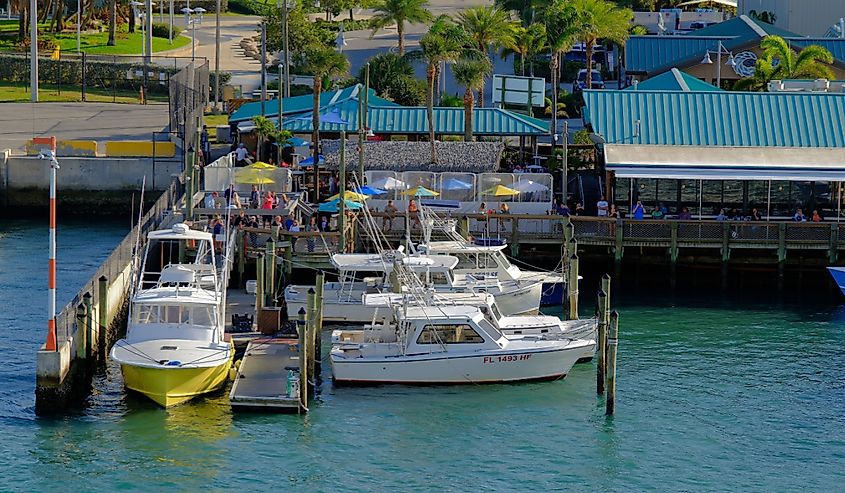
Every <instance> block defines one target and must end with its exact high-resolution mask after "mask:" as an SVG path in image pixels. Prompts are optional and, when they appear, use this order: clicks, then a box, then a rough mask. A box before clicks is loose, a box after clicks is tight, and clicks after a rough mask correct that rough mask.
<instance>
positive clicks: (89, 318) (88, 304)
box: [82, 293, 94, 359]
mask: <svg viewBox="0 0 845 493" xmlns="http://www.w3.org/2000/svg"><path fill="white" fill-rule="evenodd" d="M82 304H83V305H85V358H86V359H88V358H90V357H91V346H92V344H93V341H94V298H93V297H92V296H91V293H85V294H84V295H83V296H82Z"/></svg>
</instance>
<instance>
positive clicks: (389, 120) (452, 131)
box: [284, 101, 549, 136]
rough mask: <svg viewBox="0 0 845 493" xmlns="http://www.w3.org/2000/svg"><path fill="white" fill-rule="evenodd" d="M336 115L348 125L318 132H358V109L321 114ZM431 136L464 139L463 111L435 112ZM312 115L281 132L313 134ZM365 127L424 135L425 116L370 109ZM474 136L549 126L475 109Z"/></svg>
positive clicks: (415, 110) (342, 107)
mask: <svg viewBox="0 0 845 493" xmlns="http://www.w3.org/2000/svg"><path fill="white" fill-rule="evenodd" d="M331 111H337V112H338V113H339V115H340V117H341V118H342V119H343V120H346V121H347V122H349V124H348V125H339V124H331V123H324V122H320V131H321V132H340V131H341V130H345V131H347V132H357V131H358V105H357V103H355V102H354V101H345V102H341V103H338V104H334V105H329V106H327V107H326V108H324V109H323V110H322V113H324V114H325V113H327V112H331ZM434 122H435V127H434V132H435V133H436V134H438V135H463V133H464V109H463V108H434ZM311 123H312V122H311V113H308V114H304V115H303V116H301V117H299V118H296V119H286V120H285V123H284V128H285V129H286V130H291V131H292V132H294V133H310V132H311V131H312V125H311ZM368 124H369V127H370V128H371V129H372V131H373V132H374V133H376V134H400V135H410V134H418V135H420V134H427V133H428V115H427V114H426V108H425V107H417V106H373V105H371V106H370V108H369V112H368ZM472 127H473V133H474V134H476V135H488V136H507V135H528V136H531V135H538V136H539V135H548V134H549V124H548V123H546V122H544V121H543V120H538V119H536V118H531V117H528V116H525V115H520V114H518V113H514V112H512V111H507V110H503V109H500V108H475V109H474V110H473V121H472Z"/></svg>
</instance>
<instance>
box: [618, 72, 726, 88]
mask: <svg viewBox="0 0 845 493" xmlns="http://www.w3.org/2000/svg"><path fill="white" fill-rule="evenodd" d="M624 90H625V91H686V92H690V91H721V90H722V89H721V88H718V87H716V86H714V85H713V84H708V83H706V82H704V81H703V80H700V79H696V78H695V77H693V76H691V75H689V74H687V73H684V72H681V71H680V70H678V69H676V68H673V69H672V70H670V71H668V72H663V73H662V74H660V75H656V76H654V77H652V78H650V79H646V80H644V81H642V82H640V83H639V84H636V85H631V86H628V87H626V88H625V89H624Z"/></svg>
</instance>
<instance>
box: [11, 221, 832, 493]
mask: <svg viewBox="0 0 845 493" xmlns="http://www.w3.org/2000/svg"><path fill="white" fill-rule="evenodd" d="M60 228H61V232H60V236H59V242H60V243H59V245H60V246H59V262H60V264H59V265H60V270H59V283H60V290H59V295H60V300H59V301H60V304H63V303H65V302H67V300H68V299H70V298H71V297H72V295H73V294H74V292H75V291H76V289H77V287H78V286H79V285H80V284H81V283H82V282H83V281H84V280H85V279H87V277H88V276H90V275H91V273H93V271H94V270H95V269H96V267H97V265H98V263H99V262H100V261H101V260H102V259H103V258H104V257H105V256H106V255H107V254H108V252H109V250H110V249H111V248H112V247H113V246H114V245H115V244H116V243H117V241H118V239H119V238H120V237H121V236H122V235H123V234H124V232H125V230H126V229H127V228H126V225H121V224H105V225H98V224H90V223H86V222H68V221H63V224H61V225H60ZM45 234H46V230H45V229H44V225H43V224H40V223H34V222H28V221H4V222H2V223H0V307H2V309H0V333H2V336H3V337H0V358H2V362H3V369H2V371H0V437H2V438H0V458H2V460H0V491H49V490H61V491H73V490H80V491H99V490H102V491H113V490H126V491H133V490H135V491H158V490H165V489H175V490H179V491H186V490H188V491H190V490H197V489H199V488H201V487H209V486H210V487H211V488H212V489H214V490H225V489H231V488H238V489H239V490H243V491H255V490H267V489H270V488H273V489H276V490H294V491H409V490H446V491H465V490H478V491H501V490H511V491H513V490H520V491H530V490H570V491H585V490H590V491H642V490H657V491H798V490H807V491H816V490H826V491H837V490H839V491H841V489H840V488H842V482H843V480H845V472H843V471H845V469H843V464H845V377H843V376H842V371H843V369H845V352H843V350H842V347H843V345H844V344H845V312H843V310H842V309H841V308H840V307H839V306H838V300H833V299H830V298H828V297H826V296H825V297H822V298H821V299H814V297H813V295H812V293H809V294H808V293H803V294H802V295H801V296H800V298H799V299H788V300H787V301H785V302H780V303H768V302H766V301H764V300H765V297H761V298H760V299H759V300H756V299H753V298H752V299H749V298H748V297H747V295H745V294H743V295H742V297H741V298H740V297H737V298H735V297H733V296H726V297H719V299H718V300H714V299H712V298H713V296H709V297H708V296H703V295H701V294H692V293H691V294H686V293H685V294H683V295H677V296H675V297H673V298H672V299H671V300H666V299H661V298H660V297H655V296H649V297H645V296H639V295H637V294H635V292H636V289H635V288H627V287H624V288H623V287H620V288H619V289H618V292H619V297H618V300H615V301H617V307H618V309H619V310H620V313H621V320H622V324H621V332H622V337H623V340H622V343H621V344H620V354H619V366H620V369H619V373H618V379H619V393H618V397H617V401H618V403H617V415H616V416H615V417H613V418H606V417H605V416H604V414H603V411H604V406H603V401H602V400H601V399H597V398H596V396H595V390H594V389H595V367H594V366H593V365H592V364H587V365H579V366H577V367H576V368H575V369H574V371H573V372H572V374H570V375H569V377H567V379H566V380H564V381H558V382H549V383H542V384H529V385H496V386H466V387H446V388H435V387H431V388H409V387H380V388H340V389H335V388H333V387H332V385H331V383H330V381H329V379H328V378H327V379H326V382H327V383H324V385H323V389H322V395H321V398H320V399H319V400H318V402H317V403H315V404H312V406H313V407H312V412H311V413H310V414H309V415H308V416H305V417H299V416H285V415H259V414H256V415H233V414H232V413H231V412H230V410H229V406H228V404H227V400H226V396H225V395H224V394H220V395H216V396H213V397H210V398H207V399H202V400H199V401H197V402H196V403H195V404H192V405H187V406H182V407H178V408H175V409H172V410H169V411H163V410H161V409H158V408H156V407H154V406H153V405H151V404H148V403H147V402H145V401H143V400H140V399H137V398H134V397H132V396H126V395H124V393H123V390H122V387H121V381H120V374H119V371H118V370H117V368H115V367H114V366H109V367H108V368H106V369H105V370H104V371H103V372H102V374H101V375H99V376H98V377H97V382H96V387H97V390H96V392H95V394H94V395H93V396H92V397H91V398H90V399H89V401H88V402H87V404H86V406H85V408H84V409H82V410H81V411H79V412H78V413H76V414H74V415H71V416H67V417H64V418H61V419H43V418H37V417H36V416H35V414H34V361H35V357H34V352H35V350H36V349H37V347H38V346H39V345H40V344H41V342H42V341H43V339H44V325H45V324H44V307H45V306H46V290H45V289H44V286H45V284H46V265H45V264H46V260H45V259H46V245H44V241H43V240H44V236H45ZM649 292H651V290H649ZM664 292H665V290H664ZM700 292H701V291H699V293H700ZM704 292H707V291H704ZM709 292H710V293H712V291H709ZM734 300H741V302H737V301H734ZM589 310H592V306H589V307H585V311H589ZM324 374H325V375H326V376H328V375H329V369H328V368H325V369H324Z"/></svg>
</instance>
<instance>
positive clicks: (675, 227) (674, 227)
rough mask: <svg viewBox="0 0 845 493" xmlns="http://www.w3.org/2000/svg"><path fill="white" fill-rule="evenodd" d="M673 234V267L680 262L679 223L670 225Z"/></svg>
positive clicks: (671, 253)
mask: <svg viewBox="0 0 845 493" xmlns="http://www.w3.org/2000/svg"><path fill="white" fill-rule="evenodd" d="M669 226H670V228H671V234H672V245H671V246H670V247H669V261H670V262H671V263H672V265H674V264H676V263H677V262H678V222H677V221H672V222H671V223H669Z"/></svg>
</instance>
